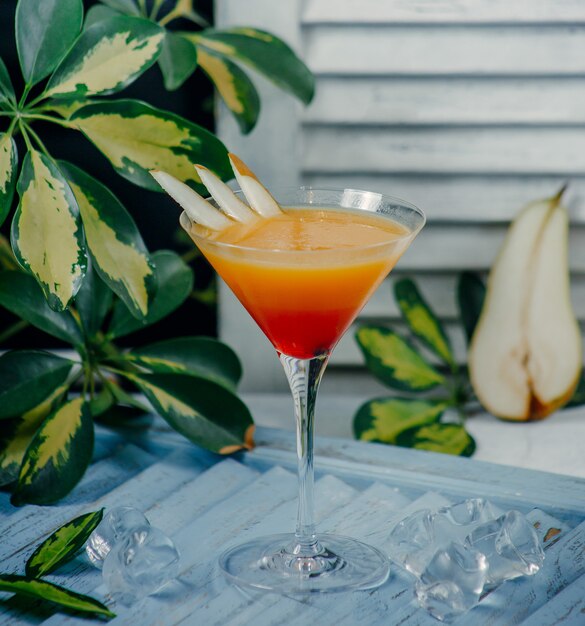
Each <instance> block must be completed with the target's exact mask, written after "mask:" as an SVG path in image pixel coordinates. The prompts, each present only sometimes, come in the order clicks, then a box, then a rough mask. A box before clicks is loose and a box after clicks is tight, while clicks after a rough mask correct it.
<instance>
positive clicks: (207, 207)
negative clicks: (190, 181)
mask: <svg viewBox="0 0 585 626" xmlns="http://www.w3.org/2000/svg"><path fill="white" fill-rule="evenodd" d="M150 174H151V175H152V177H153V178H154V179H155V180H156V182H157V183H158V184H159V185H160V186H161V187H162V188H163V189H164V190H165V191H166V192H167V193H168V194H169V196H171V198H173V200H175V201H176V202H177V203H178V204H179V205H180V206H181V207H182V208H183V209H184V210H185V213H186V214H187V215H188V216H189V217H190V218H191V219H192V220H193V221H194V222H197V224H201V225H202V226H205V227H206V228H210V229H211V230H223V229H224V228H226V227H227V226H230V225H232V224H233V222H232V220H230V219H229V218H228V217H226V216H225V215H224V214H223V213H222V212H221V211H219V210H217V209H216V208H215V207H213V206H211V204H209V202H207V201H206V200H204V199H203V198H202V197H201V196H200V195H199V194H198V193H197V192H195V191H193V190H192V189H191V187H189V186H188V185H185V183H183V182H181V181H180V180H178V179H177V178H175V177H174V176H171V175H170V174H167V173H166V172H160V171H156V170H153V171H151V172H150Z"/></svg>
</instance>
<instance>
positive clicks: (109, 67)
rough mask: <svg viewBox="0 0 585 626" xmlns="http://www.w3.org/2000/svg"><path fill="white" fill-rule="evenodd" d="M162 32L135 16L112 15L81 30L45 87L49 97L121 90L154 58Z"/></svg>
mask: <svg viewBox="0 0 585 626" xmlns="http://www.w3.org/2000/svg"><path fill="white" fill-rule="evenodd" d="M163 39H164V30H163V29H162V28H161V27H160V26H158V25H157V24H154V23H153V22H151V21H149V20H146V19H142V18H139V17H128V16H122V15H120V16H118V15H117V16H114V17H110V18H106V19H105V20H102V21H99V22H96V23H95V24H94V25H93V26H90V27H89V28H88V29H87V30H84V31H83V33H82V34H81V36H80V37H79V39H78V40H77V41H76V42H75V45H74V46H73V48H72V49H71V50H70V51H69V53H68V54H67V56H66V57H65V58H64V59H63V61H62V62H61V63H60V64H59V67H58V68H57V69H56V70H55V72H54V74H53V75H52V76H51V79H50V80H49V84H48V85H47V90H46V95H47V96H50V97H53V98H73V97H80V96H82V97H86V96H90V95H95V94H107V93H113V92H115V91H119V90H120V89H123V88H124V87H126V86H127V85H129V84H130V83H131V82H132V81H134V80H135V79H136V78H138V76H140V75H141V74H142V73H143V72H145V71H146V70H147V69H148V68H149V67H150V66H151V65H152V64H153V63H154V62H155V61H156V59H157V58H158V55H159V54H160V50H161V47H162V42H163Z"/></svg>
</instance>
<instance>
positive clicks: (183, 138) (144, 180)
mask: <svg viewBox="0 0 585 626" xmlns="http://www.w3.org/2000/svg"><path fill="white" fill-rule="evenodd" d="M71 121H72V122H74V123H75V125H76V126H77V127H78V128H79V129H80V130H81V131H82V132H83V133H84V134H85V135H86V136H87V137H88V139H89V140H90V141H92V142H93V143H94V144H95V145H96V147H97V148H98V149H99V150H101V151H102V152H103V154H104V155H105V156H106V157H107V158H108V159H109V160H110V162H111V163H112V165H113V166H114V168H115V169H116V171H117V172H118V173H119V174H121V175H122V176H124V177H125V178H127V179H128V180H130V181H132V182H133V183H136V184H137V185H140V186H142V187H146V188H148V189H152V190H154V191H161V188H160V186H159V185H158V183H156V181H155V180H154V178H153V177H152V176H151V175H150V174H149V171H150V170H153V169H160V170H163V171H165V172H168V173H169V174H172V175H173V176H175V178H179V179H180V180H183V181H186V182H187V183H190V184H192V185H193V186H197V185H198V184H200V182H201V181H200V179H199V176H198V175H197V172H196V171H195V168H194V167H193V163H200V164H202V165H205V166H206V167H208V168H209V169H211V170H213V171H214V172H216V173H217V175H218V176H221V178H223V179H225V180H227V179H229V178H231V177H233V173H232V171H231V168H230V166H229V162H228V158H227V150H226V148H225V146H224V145H223V144H222V143H221V141H220V140H219V139H218V138H217V137H215V136H214V135H213V134H211V133H210V132H208V131H206V130H205V129H203V128H201V127H200V126H197V125H196V124H192V123H191V122H188V121H187V120H185V119H183V118H181V117H179V116H178V115H174V114H172V113H168V112H166V111H161V110H160V109H155V108H154V107H151V106H149V105H148V104H145V103H143V102H138V101H136V100H115V101H110V102H103V103H101V104H92V105H89V106H87V107H83V108H82V109H80V110H79V111H77V112H76V113H75V114H74V115H73V116H72V117H71ZM202 189H203V188H202Z"/></svg>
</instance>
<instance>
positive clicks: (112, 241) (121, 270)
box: [59, 161, 156, 318]
mask: <svg viewBox="0 0 585 626" xmlns="http://www.w3.org/2000/svg"><path fill="white" fill-rule="evenodd" d="M59 165H60V167H61V170H62V171H63V173H64V174H65V176H66V177H67V180H68V182H69V185H70V187H71V189H72V191H73V193H74V194H75V198H76V199H77V204H78V205H79V212H80V213H81V219H82V221H83V228H84V231H85V239H86V241H87V247H88V248H89V252H90V255H91V259H92V262H93V264H94V267H95V269H96V271H97V273H98V274H99V275H100V278H101V279H102V280H103V281H104V282H105V283H106V284H107V285H108V287H109V288H110V289H111V290H112V291H113V292H114V293H115V294H116V295H117V296H118V297H119V298H121V300H122V301H123V302H124V304H125V305H126V306H127V307H128V309H129V310H130V312H131V313H132V315H134V316H135V317H138V318H143V317H145V316H146V314H147V313H148V306H149V303H150V302H151V301H152V298H153V296H154V292H155V289H156V283H155V278H154V266H153V263H152V262H151V260H150V256H149V254H148V250H147V249H146V246H145V245H144V241H143V240H142V237H141V235H140V232H139V230H138V228H137V227H136V224H135V222H134V220H133V219H132V217H131V216H130V214H129V213H128V211H127V210H126V209H125V208H124V207H123V206H122V204H121V203H120V201H119V200H118V198H116V196H114V194H113V193H112V192H111V191H110V190H109V189H107V188H106V187H104V185H102V184H101V183H100V182H98V181H97V180H95V178H92V177H91V176H89V175H88V174H86V173H85V172H83V171H82V170H80V169H79V168H78V167H75V166H74V165H72V164H70V163H65V162H62V161H61V162H59Z"/></svg>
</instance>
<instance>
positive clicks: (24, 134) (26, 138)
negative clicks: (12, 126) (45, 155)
mask: <svg viewBox="0 0 585 626" xmlns="http://www.w3.org/2000/svg"><path fill="white" fill-rule="evenodd" d="M18 128H19V129H20V132H21V133H22V138H23V139H24V143H25V144H26V147H27V148H28V149H29V151H32V150H34V148H33V146H32V143H31V142H30V137H29V136H28V132H27V125H26V124H25V123H24V122H23V121H22V119H19V120H18Z"/></svg>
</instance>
